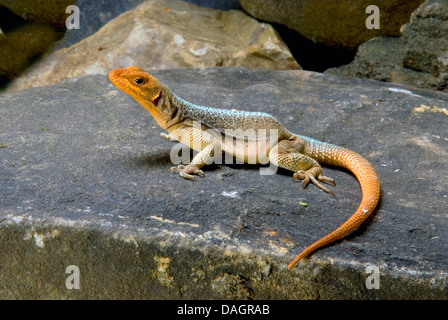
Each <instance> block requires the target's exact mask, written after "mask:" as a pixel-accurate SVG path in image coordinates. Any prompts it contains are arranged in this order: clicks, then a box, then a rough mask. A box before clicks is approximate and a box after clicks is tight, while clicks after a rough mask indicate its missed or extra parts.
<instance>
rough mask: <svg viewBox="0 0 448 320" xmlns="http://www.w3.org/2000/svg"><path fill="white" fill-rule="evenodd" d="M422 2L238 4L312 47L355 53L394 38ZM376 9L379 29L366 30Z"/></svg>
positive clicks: (253, 0) (255, 0)
mask: <svg viewBox="0 0 448 320" xmlns="http://www.w3.org/2000/svg"><path fill="white" fill-rule="evenodd" d="M422 2H423V0H412V1H403V0H394V1H389V0H387V1H386V0H381V1H375V2H372V1H367V0H357V1H353V0H342V1H341V0H339V1H334V0H313V1H308V0H276V1H265V0H240V3H241V6H242V7H243V9H244V10H246V11H247V12H248V13H249V14H250V15H252V16H253V17H255V18H257V19H260V20H263V21H267V22H276V23H280V24H284V25H286V26H287V27H289V28H290V29H293V30H295V31H297V32H298V33H299V34H301V35H302V36H304V37H305V38H307V39H310V40H312V41H314V42H316V43H320V44H325V45H327V46H336V47H344V48H347V49H349V50H354V49H356V48H357V47H358V46H359V45H360V44H361V43H363V42H365V41H367V40H368V39H371V38H374V37H378V36H398V35H399V30H400V27H401V26H402V25H403V24H404V23H406V22H407V21H409V16H410V14H411V13H412V11H414V10H415V9H416V8H417V7H418V6H419V5H420V4H421V3H422ZM372 4H375V5H377V6H378V7H379V9H380V29H367V28H366V19H367V18H368V16H369V15H370V14H367V13H366V8H367V7H368V6H369V5H372Z"/></svg>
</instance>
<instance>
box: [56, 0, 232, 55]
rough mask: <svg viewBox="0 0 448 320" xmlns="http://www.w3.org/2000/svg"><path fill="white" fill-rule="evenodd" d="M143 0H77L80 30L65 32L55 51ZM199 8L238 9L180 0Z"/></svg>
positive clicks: (226, 1)
mask: <svg viewBox="0 0 448 320" xmlns="http://www.w3.org/2000/svg"><path fill="white" fill-rule="evenodd" d="M143 1H144V0H126V1H122V0H95V1H92V0H77V1H76V5H77V6H78V7H79V8H80V10H81V12H82V28H80V29H77V30H67V32H66V34H65V36H64V38H63V39H62V40H61V41H59V42H58V43H57V45H56V47H55V49H61V48H67V47H70V46H72V45H74V44H75V43H77V42H79V41H81V40H83V39H84V38H87V37H88V36H90V35H92V34H94V33H95V32H97V31H98V30H99V29H100V28H101V27H102V26H104V25H105V24H106V23H108V22H109V21H110V20H112V19H114V18H116V17H117V16H119V15H120V14H122V13H123V12H125V11H128V10H131V9H132V8H134V7H135V6H137V5H139V4H140V3H142V2H143ZM182 1H186V2H191V3H194V4H196V5H198V6H201V7H207V8H213V9H220V10H231V9H240V5H239V2H238V0H182Z"/></svg>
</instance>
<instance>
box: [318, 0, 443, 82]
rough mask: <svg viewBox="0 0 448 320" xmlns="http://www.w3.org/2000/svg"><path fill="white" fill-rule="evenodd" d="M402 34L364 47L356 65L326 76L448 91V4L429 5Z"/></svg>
mask: <svg viewBox="0 0 448 320" xmlns="http://www.w3.org/2000/svg"><path fill="white" fill-rule="evenodd" d="M401 30H402V36H401V37H379V38H374V39H371V40H369V41H367V42H365V43H363V44H362V45H361V46H360V47H359V49H358V52H357V54H356V57H355V60H354V61H353V62H352V63H350V64H348V65H345V66H341V67H337V68H332V69H328V70H327V71H326V73H330V74H337V75H342V76H348V77H363V78H370V79H375V80H380V81H390V82H396V83H403V84H408V85H412V86H415V87H420V88H429V89H436V90H445V91H448V39H447V34H448V1H447V0H428V1H426V2H425V3H424V4H422V5H421V6H420V7H419V8H418V9H417V10H416V11H415V12H413V13H412V16H411V21H410V22H409V23H407V24H405V25H403V27H402V28H401Z"/></svg>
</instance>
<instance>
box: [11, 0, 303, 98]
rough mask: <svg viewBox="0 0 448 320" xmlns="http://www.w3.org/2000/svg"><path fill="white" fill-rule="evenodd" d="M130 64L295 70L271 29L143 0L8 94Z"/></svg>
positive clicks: (241, 17) (244, 18)
mask: <svg viewBox="0 0 448 320" xmlns="http://www.w3.org/2000/svg"><path fill="white" fill-rule="evenodd" d="M131 65H139V66H141V67H143V68H145V69H148V70H151V69H171V68H191V67H214V66H232V65H240V66H245V67H251V68H266V69H299V68H300V66H299V65H298V63H297V62H296V61H295V59H294V58H293V57H292V55H291V53H290V51H289V49H288V47H287V46H286V45H285V44H284V42H283V41H282V40H281V39H280V37H279V36H278V34H277V33H276V31H275V30H274V29H273V28H272V26H270V25H269V24H265V23H259V22H257V21H256V20H255V19H253V18H251V17H249V16H248V15H246V14H245V13H243V12H242V11H239V10H230V11H222V10H215V9H210V8H204V7H199V6H196V5H194V4H191V3H187V2H180V1H172V0H170V1H160V0H148V1H145V2H143V3H142V4H140V5H139V6H137V7H136V8H135V9H132V10H130V11H128V12H125V13H123V14H122V15H120V16H119V17H117V18H115V19H114V20H112V21H111V22H109V23H108V24H107V25H105V26H104V27H103V28H101V29H100V30H99V31H98V32H97V33H95V34H94V35H92V36H90V37H88V38H86V39H84V40H83V41H81V42H79V43H77V44H75V45H73V46H71V47H69V48H64V49H60V50H58V51H55V52H53V53H52V54H50V55H48V56H47V57H46V58H45V59H43V60H42V61H40V62H39V63H38V64H36V65H35V66H34V67H33V68H32V69H31V70H30V71H29V72H27V73H25V74H24V75H23V76H22V77H20V78H19V79H17V80H16V81H15V82H14V83H13V84H12V86H11V87H10V89H12V90H17V89H23V88H27V87H35V86H42V85H47V84H51V83H57V82H59V81H61V80H63V79H68V78H72V77H75V76H78V75H83V74H108V73H109V71H110V70H111V69H113V68H118V67H128V66H131Z"/></svg>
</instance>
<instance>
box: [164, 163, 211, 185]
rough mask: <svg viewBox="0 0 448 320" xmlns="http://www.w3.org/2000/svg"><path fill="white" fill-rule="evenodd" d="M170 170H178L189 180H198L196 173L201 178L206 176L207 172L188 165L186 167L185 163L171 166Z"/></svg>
mask: <svg viewBox="0 0 448 320" xmlns="http://www.w3.org/2000/svg"><path fill="white" fill-rule="evenodd" d="M170 172H177V173H179V175H180V176H181V177H182V178H184V179H188V180H193V181H195V180H196V177H195V176H194V175H197V176H199V177H201V178H204V177H205V174H204V172H203V171H202V170H199V169H194V168H189V167H188V166H187V167H185V166H184V165H182V164H180V165H178V166H177V167H171V169H170Z"/></svg>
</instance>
